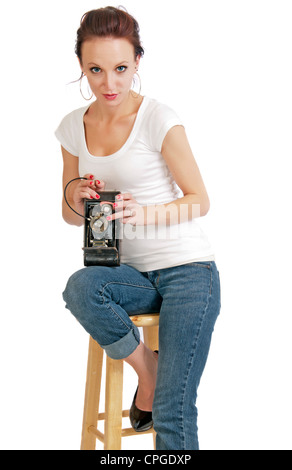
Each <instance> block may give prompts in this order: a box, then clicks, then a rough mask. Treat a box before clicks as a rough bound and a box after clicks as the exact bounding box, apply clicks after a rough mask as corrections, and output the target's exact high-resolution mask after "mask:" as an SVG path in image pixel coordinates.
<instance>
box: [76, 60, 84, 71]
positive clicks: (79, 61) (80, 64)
mask: <svg viewBox="0 0 292 470" xmlns="http://www.w3.org/2000/svg"><path fill="white" fill-rule="evenodd" d="M77 59H78V63H79V66H80V68H81V72H82V73H83V74H84V72H83V66H82V63H81V60H80V59H79V57H77Z"/></svg>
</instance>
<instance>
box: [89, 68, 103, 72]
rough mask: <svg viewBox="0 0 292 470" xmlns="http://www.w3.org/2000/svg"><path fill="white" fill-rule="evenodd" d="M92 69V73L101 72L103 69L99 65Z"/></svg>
mask: <svg viewBox="0 0 292 470" xmlns="http://www.w3.org/2000/svg"><path fill="white" fill-rule="evenodd" d="M90 71H91V72H92V73H99V72H100V71H101V69H100V68H99V67H92V68H91V69H90Z"/></svg>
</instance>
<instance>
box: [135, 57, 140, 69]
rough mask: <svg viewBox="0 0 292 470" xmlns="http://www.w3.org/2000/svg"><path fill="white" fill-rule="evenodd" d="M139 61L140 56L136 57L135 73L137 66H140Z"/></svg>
mask: <svg viewBox="0 0 292 470" xmlns="http://www.w3.org/2000/svg"><path fill="white" fill-rule="evenodd" d="M140 59H141V56H140V55H138V56H137V59H136V69H137V71H138V68H139V65H140Z"/></svg>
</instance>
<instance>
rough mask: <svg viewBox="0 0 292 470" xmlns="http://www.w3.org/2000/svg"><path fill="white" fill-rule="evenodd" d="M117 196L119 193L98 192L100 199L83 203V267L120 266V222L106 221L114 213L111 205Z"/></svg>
mask: <svg viewBox="0 0 292 470" xmlns="http://www.w3.org/2000/svg"><path fill="white" fill-rule="evenodd" d="M118 194H120V192H119V191H100V192H99V195H100V199H98V200H93V199H85V201H84V216H85V223H84V247H83V251H84V266H119V265H120V254H119V230H120V222H119V220H112V221H111V220H110V221H108V220H107V219H106V218H107V216H109V215H112V214H113V213H114V212H115V211H114V207H113V203H114V202H115V199H116V196H117V195H118ZM102 201H104V203H103V204H100V203H101V202H102Z"/></svg>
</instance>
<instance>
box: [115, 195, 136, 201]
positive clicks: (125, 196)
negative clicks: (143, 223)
mask: <svg viewBox="0 0 292 470" xmlns="http://www.w3.org/2000/svg"><path fill="white" fill-rule="evenodd" d="M117 199H118V200H119V201H121V200H123V201H128V200H129V199H131V200H134V198H133V196H132V194H131V193H123V194H119V195H118V196H117Z"/></svg>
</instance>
